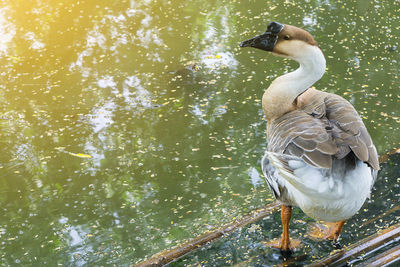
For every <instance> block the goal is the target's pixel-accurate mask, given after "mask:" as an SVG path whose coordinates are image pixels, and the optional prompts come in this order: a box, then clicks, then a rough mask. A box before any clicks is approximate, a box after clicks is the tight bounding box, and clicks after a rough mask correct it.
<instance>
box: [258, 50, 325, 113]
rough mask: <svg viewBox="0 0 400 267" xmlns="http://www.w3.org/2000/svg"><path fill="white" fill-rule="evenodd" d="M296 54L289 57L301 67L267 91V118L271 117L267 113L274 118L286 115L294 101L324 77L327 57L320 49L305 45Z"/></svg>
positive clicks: (264, 105)
mask: <svg viewBox="0 0 400 267" xmlns="http://www.w3.org/2000/svg"><path fill="white" fill-rule="evenodd" d="M296 52H297V53H294V55H291V56H287V57H288V58H291V59H293V60H296V61H297V62H299V63H300V67H299V68H298V69H297V70H295V71H293V72H290V73H287V74H284V75H282V76H280V77H278V78H276V79H275V80H274V81H273V82H272V83H271V85H270V86H269V87H268V89H267V91H265V94H264V96H263V109H264V112H265V113H266V115H267V118H268V117H271V116H269V114H267V113H273V114H275V115H272V116H273V117H276V116H277V115H278V113H282V112H284V113H286V112H287V111H288V110H285V109H290V108H292V103H293V101H294V100H295V99H296V98H297V97H298V96H299V95H300V94H301V93H303V92H304V91H306V90H307V89H308V88H310V87H311V86H312V85H313V84H314V83H315V82H317V81H318V80H319V79H321V77H322V76H323V75H324V72H325V67H326V62H325V57H324V55H323V54H322V51H321V50H320V49H319V48H318V47H316V46H311V45H304V44H303V45H302V46H301V49H298V50H297V51H296ZM274 109H278V110H274ZM279 110H281V111H279ZM284 113H283V114H284ZM283 114H280V115H283Z"/></svg>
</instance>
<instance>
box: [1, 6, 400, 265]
mask: <svg viewBox="0 0 400 267" xmlns="http://www.w3.org/2000/svg"><path fill="white" fill-rule="evenodd" d="M399 14H400V2H399V1H389V0H386V1H378V0H376V1H364V0H359V1H344V0H343V1H329V0H321V1H317V0H315V1H312V0H308V1H307V0H303V1H284V0H278V1H267V2H265V1H150V0H146V1H112V0H104V1H85V0H82V1H66V0H62V1H49V0H48V1H40V0H31V1H22V0H14V1H1V2H0V192H1V194H0V242H1V246H0V262H1V265H11V266H13V265H16V264H21V265H28V266H29V265H31V266H43V265H44V264H48V265H50V266H55V265H57V264H60V265H66V266H70V265H73V266H75V265H77V266H83V265H112V264H115V265H117V266H129V265H130V264H132V263H135V262H138V261H140V260H143V259H144V258H146V257H148V256H151V255H152V254H154V253H156V252H158V251H160V250H163V249H165V248H169V247H171V246H173V245H175V244H178V243H179V242H181V241H182V240H184V239H190V238H192V237H194V236H195V235H196V234H199V233H202V232H203V231H205V230H207V229H212V228H214V227H216V226H218V225H220V224H222V223H224V222H228V221H230V220H232V219H233V218H235V217H237V216H240V215H241V214H244V213H247V212H248V211H250V210H253V209H255V208H257V207H260V206H262V205H264V204H266V203H269V202H271V201H272V195H271V194H270V193H269V191H268V189H266V187H265V185H264V184H263V182H262V177H261V176H260V167H259V161H260V158H261V157H262V155H263V151H264V149H265V148H266V139H265V121H264V119H263V113H262V110H261V102H260V99H261V96H262V94H263V91H264V90H265V89H266V88H267V87H268V85H269V83H270V82H271V81H272V79H274V78H275V77H276V76H278V75H281V74H283V73H284V72H286V71H290V70H293V69H294V68H296V67H297V66H296V63H293V62H290V61H287V60H284V59H280V58H276V57H273V56H272V55H270V54H267V53H265V52H263V51H256V50H250V49H240V48H239V46H238V45H239V43H240V42H241V41H243V40H245V39H248V38H250V37H253V36H254V35H255V34H258V33H261V32H263V31H265V28H266V25H267V23H268V22H269V21H271V20H276V21H279V22H281V23H287V24H293V25H297V26H301V27H303V28H305V29H306V30H308V31H310V32H311V33H312V34H313V35H314V36H315V37H316V40H317V41H318V43H319V45H320V47H321V48H322V50H323V52H324V54H325V56H326V58H327V66H328V70H327V73H326V74H325V76H324V77H323V78H322V80H321V81H319V82H318V83H317V84H316V85H315V86H316V88H318V89H321V90H325V91H329V92H336V93H337V94H340V95H342V96H344V97H345V98H346V99H348V100H350V101H351V102H352V103H353V104H354V106H355V107H356V108H357V110H358V111H359V112H360V114H361V115H362V116H363V118H364V121H365V123H366V125H367V128H368V129H369V131H370V133H371V136H372V138H373V140H374V142H375V144H376V147H377V149H378V151H379V152H380V153H383V152H385V151H387V150H390V149H392V148H393V147H397V146H398V145H399V143H400V127H399V122H400V114H399V102H400V98H399V94H398V87H399V84H400V82H399V81H398V76H399V67H398V66H399V63H398V62H399V61H400V55H399V52H400V48H399V38H400V37H399V36H400V19H399ZM278 219H279V218H278V217H276V220H274V222H275V223H276V225H275V224H274V225H271V229H268V226H266V228H265V230H264V231H279V225H278V223H279V220H278Z"/></svg>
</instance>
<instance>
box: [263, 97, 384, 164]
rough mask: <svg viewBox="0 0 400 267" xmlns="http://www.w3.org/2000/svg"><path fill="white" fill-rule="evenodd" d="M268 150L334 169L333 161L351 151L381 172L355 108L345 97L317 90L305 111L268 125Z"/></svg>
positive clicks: (299, 111) (288, 115) (293, 112)
mask: <svg viewBox="0 0 400 267" xmlns="http://www.w3.org/2000/svg"><path fill="white" fill-rule="evenodd" d="M267 135H268V140H269V141H268V151H271V152H275V153H283V154H288V155H293V156H296V157H299V158H302V159H303V160H304V161H305V162H307V163H308V164H309V165H311V166H314V167H319V168H330V167H331V166H332V160H333V158H338V159H342V158H344V157H346V156H347V155H348V154H349V153H350V152H351V151H353V152H354V154H355V155H356V157H357V158H359V159H360V160H362V161H364V162H367V163H368V164H369V165H370V166H371V167H372V168H374V169H375V170H379V163H378V155H377V153H376V148H375V146H374V145H373V143H372V140H371V137H370V135H369V133H368V131H367V129H366V127H365V125H364V123H363V122H362V120H361V118H360V116H359V115H358V113H357V111H356V110H355V109H354V107H353V106H352V105H351V104H350V103H349V102H348V101H347V100H345V99H344V98H342V97H340V96H337V95H334V94H329V93H324V92H320V91H315V95H314V97H313V98H312V100H311V101H310V102H309V103H307V104H306V105H304V106H303V107H302V108H300V109H297V110H294V111H291V112H289V113H286V114H285V115H283V116H282V117H280V118H278V119H276V120H273V121H272V122H268V128H267Z"/></svg>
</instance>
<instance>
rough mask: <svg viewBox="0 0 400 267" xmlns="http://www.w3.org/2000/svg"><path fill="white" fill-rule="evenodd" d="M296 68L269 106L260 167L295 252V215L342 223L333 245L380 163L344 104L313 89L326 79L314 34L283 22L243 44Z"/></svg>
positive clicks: (283, 245) (267, 98)
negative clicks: (295, 211) (294, 209)
mask: <svg viewBox="0 0 400 267" xmlns="http://www.w3.org/2000/svg"><path fill="white" fill-rule="evenodd" d="M241 47H254V48H257V49H261V50H265V51H269V52H272V53H273V54H275V55H278V56H282V57H286V58H289V59H293V60H296V61H297V62H299V64H300V66H299V68H298V69H297V70H295V71H293V72H290V73H286V74H284V75H282V76H280V77H278V78H276V79H275V80H274V81H272V83H271V84H270V86H269V87H268V89H267V90H266V91H265V93H264V95H263V98H262V108H263V110H264V113H265V117H266V118H267V139H268V147H267V151H266V152H265V155H264V157H263V159H262V161H261V165H262V170H263V173H264V176H265V179H266V181H267V184H268V186H269V188H270V189H271V192H272V193H273V194H274V196H275V197H276V199H277V200H278V201H280V202H281V203H282V209H281V216H282V227H283V233H282V239H281V242H280V244H279V245H278V246H277V247H278V248H280V249H281V250H282V251H286V252H287V251H289V250H290V249H291V248H292V246H291V243H290V239H289V222H290V217H291V209H292V208H291V207H292V206H298V207H300V208H301V209H302V210H303V211H304V212H305V213H306V214H307V215H309V216H310V217H313V218H315V219H317V220H325V221H329V222H336V223H335V224H334V227H333V229H331V230H330V231H329V233H328V234H327V235H326V238H330V239H334V240H336V239H337V238H338V236H339V234H340V232H341V230H342V226H343V224H344V222H345V221H346V220H347V219H348V218H350V217H351V216H353V215H354V214H356V213H357V211H358V210H359V209H360V208H361V206H362V205H363V203H364V202H365V199H366V198H367V197H368V196H369V194H370V190H371V187H372V185H373V184H374V181H375V178H376V175H377V171H378V170H379V163H378V155H377V152H376V149H375V146H374V144H373V142H372V140H371V136H370V135H369V133H368V131H367V129H366V127H365V125H364V123H363V121H362V120H361V118H360V116H359V114H358V113H357V111H356V110H355V109H354V107H353V106H352V105H351V104H350V103H349V102H348V101H347V100H345V99H344V98H342V97H340V96H338V95H335V94H331V93H325V92H321V91H317V90H315V89H310V87H311V86H312V85H313V84H314V83H315V82H316V81H318V80H319V79H320V78H321V77H322V76H323V74H324V72H325V67H326V61H325V57H324V55H323V53H322V51H321V49H320V48H319V47H318V45H317V42H316V41H315V40H314V38H313V37H312V36H311V34H309V33H308V32H306V31H304V30H302V29H299V28H297V27H294V26H290V25H283V24H280V23H277V22H271V23H270V24H268V27H267V31H266V32H265V33H263V34H261V35H259V36H256V37H254V38H251V39H249V40H246V41H244V42H242V43H241Z"/></svg>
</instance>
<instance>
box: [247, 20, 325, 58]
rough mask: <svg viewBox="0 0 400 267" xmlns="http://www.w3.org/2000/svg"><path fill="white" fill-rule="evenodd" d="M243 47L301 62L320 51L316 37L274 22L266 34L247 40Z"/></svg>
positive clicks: (269, 25)
mask: <svg viewBox="0 0 400 267" xmlns="http://www.w3.org/2000/svg"><path fill="white" fill-rule="evenodd" d="M240 46H241V47H253V48H257V49H261V50H264V51H268V52H272V53H273V54H274V55H277V56H282V57H286V58H290V59H293V60H296V61H299V62H301V61H302V60H303V59H304V58H306V57H307V56H310V53H311V54H313V53H315V50H316V49H318V50H320V49H319V47H318V44H317V42H316V41H315V39H314V37H313V36H312V35H311V34H310V33H308V32H307V31H305V30H303V29H300V28H298V27H295V26H292V25H287V24H281V23H278V22H275V21H272V22H270V23H269V24H268V27H267V30H266V31H265V33H263V34H260V35H258V36H256V37H253V38H251V39H249V40H246V41H244V42H242V43H241V44H240Z"/></svg>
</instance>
